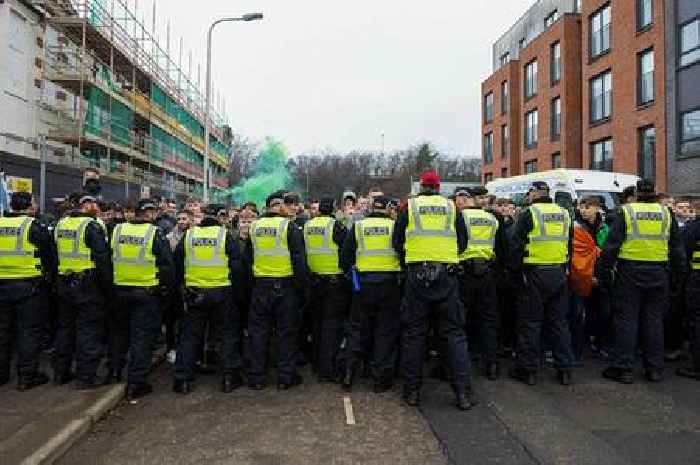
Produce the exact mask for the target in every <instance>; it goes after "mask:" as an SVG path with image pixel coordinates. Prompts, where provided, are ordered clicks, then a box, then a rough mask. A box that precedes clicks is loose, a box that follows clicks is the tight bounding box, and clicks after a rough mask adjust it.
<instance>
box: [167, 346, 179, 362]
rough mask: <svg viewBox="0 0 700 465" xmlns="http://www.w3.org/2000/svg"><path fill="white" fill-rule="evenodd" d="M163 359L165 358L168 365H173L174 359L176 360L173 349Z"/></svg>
mask: <svg viewBox="0 0 700 465" xmlns="http://www.w3.org/2000/svg"><path fill="white" fill-rule="evenodd" d="M165 357H166V358H167V360H168V363H169V364H171V365H175V359H176V358H177V352H175V350H174V349H171V350H170V351H169V352H168V354H167V355H166V356H165Z"/></svg>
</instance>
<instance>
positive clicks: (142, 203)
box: [136, 199, 158, 212]
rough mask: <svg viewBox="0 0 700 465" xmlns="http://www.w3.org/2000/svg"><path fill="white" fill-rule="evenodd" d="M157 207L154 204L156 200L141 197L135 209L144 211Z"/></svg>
mask: <svg viewBox="0 0 700 465" xmlns="http://www.w3.org/2000/svg"><path fill="white" fill-rule="evenodd" d="M157 208H158V207H157V205H156V202H154V201H153V200H151V199H141V200H139V204H138V206H137V207H136V211H140V212H143V211H146V210H156V209H157Z"/></svg>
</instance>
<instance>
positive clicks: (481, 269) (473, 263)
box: [460, 258, 494, 276]
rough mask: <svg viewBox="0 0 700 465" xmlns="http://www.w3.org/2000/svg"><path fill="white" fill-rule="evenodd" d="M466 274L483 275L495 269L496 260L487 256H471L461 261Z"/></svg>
mask: <svg viewBox="0 0 700 465" xmlns="http://www.w3.org/2000/svg"><path fill="white" fill-rule="evenodd" d="M460 265H461V266H462V271H464V273H466V274H471V275H476V276H483V275H485V274H486V273H488V272H489V271H491V270H492V269H493V265H494V261H493V260H487V259H485V258H470V259H469V260H464V261H463V262H461V263H460Z"/></svg>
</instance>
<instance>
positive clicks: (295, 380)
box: [277, 374, 304, 391]
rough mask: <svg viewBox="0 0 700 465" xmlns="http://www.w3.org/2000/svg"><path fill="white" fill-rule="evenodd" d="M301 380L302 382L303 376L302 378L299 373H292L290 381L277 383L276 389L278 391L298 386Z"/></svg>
mask: <svg viewBox="0 0 700 465" xmlns="http://www.w3.org/2000/svg"><path fill="white" fill-rule="evenodd" d="M303 382H304V378H302V377H301V375H299V374H297V375H294V378H292V381H291V382H289V383H278V384H277V389H278V390H280V391H286V390H288V389H291V388H293V387H294V386H299V385H300V384H302V383H303Z"/></svg>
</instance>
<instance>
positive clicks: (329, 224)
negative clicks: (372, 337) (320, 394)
mask: <svg viewBox="0 0 700 465" xmlns="http://www.w3.org/2000/svg"><path fill="white" fill-rule="evenodd" d="M334 209H335V205H334V202H333V199H331V198H323V199H321V200H320V202H319V216H317V217H316V218H313V219H311V220H309V221H308V222H307V223H306V224H305V225H304V243H305V245H306V263H307V264H308V267H309V270H310V271H311V278H310V291H311V292H310V295H311V296H312V297H311V299H310V300H311V301H310V305H311V308H310V309H311V312H312V321H313V340H314V357H313V358H314V360H313V361H314V363H315V365H316V370H317V373H318V380H319V381H320V382H322V383H323V382H325V383H329V382H330V383H332V382H335V381H336V380H337V378H338V372H337V366H336V354H337V352H338V348H339V347H340V336H341V334H342V329H343V323H344V322H345V319H346V318H347V313H348V305H349V303H350V287H349V285H348V281H347V280H346V279H345V277H344V276H343V271H342V270H341V269H340V267H339V265H338V263H339V260H340V247H341V246H342V245H343V242H344V241H345V237H346V236H347V229H346V228H345V226H343V225H342V223H341V222H340V221H338V220H336V219H335V218H334V217H333V212H334Z"/></svg>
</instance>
